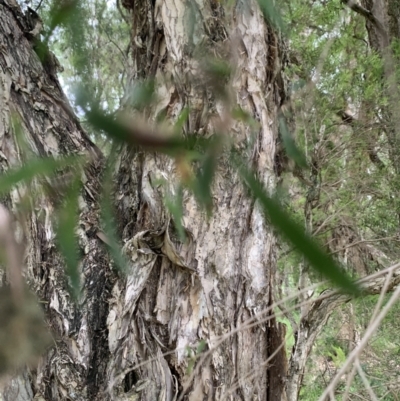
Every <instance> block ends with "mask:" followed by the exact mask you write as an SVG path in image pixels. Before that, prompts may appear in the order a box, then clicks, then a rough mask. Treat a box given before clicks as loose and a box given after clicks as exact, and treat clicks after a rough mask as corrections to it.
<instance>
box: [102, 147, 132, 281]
mask: <svg viewBox="0 0 400 401" xmlns="http://www.w3.org/2000/svg"><path fill="white" fill-rule="evenodd" d="M115 157H116V145H114V146H113V149H112V150H111V153H110V157H109V159H108V161H107V167H106V170H105V173H104V185H103V196H102V202H101V221H102V227H103V230H104V234H105V236H106V238H107V243H106V245H107V247H108V250H109V252H110V255H111V257H112V259H113V261H114V263H115V266H116V268H117V269H118V270H119V271H120V272H122V273H127V272H128V264H127V261H126V258H125V256H124V255H123V253H122V248H121V245H120V244H121V241H120V239H119V238H118V235H117V227H116V225H115V222H114V215H115V214H114V210H113V204H112V194H113V190H112V182H113V180H112V176H113V166H114V164H115Z"/></svg>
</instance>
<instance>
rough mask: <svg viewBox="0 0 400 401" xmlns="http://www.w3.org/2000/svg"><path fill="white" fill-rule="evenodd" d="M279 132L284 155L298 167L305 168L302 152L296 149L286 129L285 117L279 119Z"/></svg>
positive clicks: (305, 163)
mask: <svg viewBox="0 0 400 401" xmlns="http://www.w3.org/2000/svg"><path fill="white" fill-rule="evenodd" d="M279 131H280V134H281V138H282V142H283V146H284V148H285V150H286V154H287V155H288V157H289V158H290V159H292V160H293V161H294V162H295V163H296V164H297V165H298V166H299V167H303V168H306V167H307V160H306V157H305V155H304V154H303V152H301V151H300V149H299V148H298V147H297V145H296V142H295V141H294V139H293V137H292V135H291V134H290V133H289V130H288V128H287V124H286V120H285V117H283V116H280V117H279Z"/></svg>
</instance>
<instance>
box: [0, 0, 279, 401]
mask: <svg viewBox="0 0 400 401" xmlns="http://www.w3.org/2000/svg"><path fill="white" fill-rule="evenodd" d="M124 6H125V7H126V9H127V10H128V12H129V13H130V16H131V19H132V44H133V45H132V57H133V61H134V65H135V67H134V70H133V71H131V72H130V75H131V84H132V85H134V84H135V82H137V80H138V79H140V78H153V79H154V80H155V85H156V93H157V101H156V102H154V103H153V104H152V105H151V106H149V107H148V108H147V109H146V115H147V118H148V120H149V121H154V120H155V119H156V118H157V117H159V116H160V115H163V116H165V117H166V119H167V120H168V121H172V122H173V121H175V120H176V119H177V118H178V116H179V115H180V113H181V112H182V111H183V110H184V108H185V107H189V110H190V112H189V118H188V122H187V124H186V126H185V135H188V136H189V135H193V134H197V135H204V136H209V135H212V134H214V133H218V132H219V131H221V127H222V130H225V131H227V132H226V133H225V135H229V137H230V138H231V139H232V140H233V141H234V142H235V144H236V146H237V147H238V148H239V149H240V148H242V149H244V148H249V149H250V151H249V158H248V162H249V165H251V166H253V167H254V169H255V171H256V172H257V173H258V175H259V177H260V178H261V180H262V182H263V183H264V185H265V186H266V188H267V189H268V190H273V189H274V187H275V181H276V177H275V172H274V171H275V169H274V167H275V166H274V160H275V142H276V135H277V111H278V107H279V105H280V104H281V103H282V102H283V100H284V92H285V91H284V85H283V81H282V79H281V67H280V65H281V60H282V58H283V55H282V51H281V42H280V39H279V37H278V36H277V34H276V33H275V31H274V30H273V29H272V28H271V27H270V26H269V25H268V24H267V23H266V21H265V19H264V17H263V16H262V13H261V12H260V10H259V7H258V5H257V4H256V3H255V2H254V1H249V2H245V3H243V2H238V3H237V4H235V5H230V6H228V5H227V6H225V7H224V6H223V5H222V3H219V2H214V1H212V0H211V1H207V2H200V1H198V2H195V1H193V2H190V3H186V2H183V1H180V0H175V1H164V2H161V1H156V2H155V3H154V2H152V1H125V2H124ZM30 37H31V36H30V34H29V27H28V26H27V25H26V21H25V17H24V15H23V14H22V13H21V11H20V9H19V7H18V5H17V4H16V2H15V1H14V0H0V40H1V43H0V49H1V51H0V67H1V68H0V78H1V79H0V83H1V85H0V95H1V96H0V99H1V100H0V102H1V103H0V104H1V111H0V112H1V120H0V136H1V143H0V149H1V152H2V153H1V166H2V169H3V170H4V171H5V170H7V169H8V168H10V167H12V166H14V165H17V164H21V163H23V162H24V160H23V159H21V155H22V154H23V152H21V150H20V149H19V147H18V146H19V145H18V143H17V140H16V129H15V126H14V123H13V121H14V119H13V116H17V117H18V120H20V121H21V128H22V131H23V134H24V137H25V138H26V141H27V143H28V144H29V146H30V148H31V151H32V152H33V153H34V154H35V155H36V156H39V157H43V156H46V155H55V156H57V155H60V154H69V153H79V152H89V153H90V154H91V155H92V158H93V162H92V163H91V165H90V166H89V167H88V168H87V170H86V171H85V177H84V178H83V181H84V193H82V197H81V202H80V225H79V241H80V246H81V248H82V251H83V254H84V256H83V259H82V264H81V269H82V271H81V276H82V281H83V297H82V300H81V302H80V304H78V305H76V304H74V303H73V301H72V300H70V298H69V296H68V291H67V289H66V288H67V286H66V278H65V274H64V270H63V262H62V260H61V258H60V256H59V254H58V253H57V251H56V248H55V240H54V222H53V221H52V217H53V214H54V213H53V211H54V208H55V206H56V204H57V202H58V201H59V200H58V199H54V198H51V197H46V196H45V195H40V196H39V195H38V196H37V198H35V199H34V200H32V202H34V205H35V207H34V208H33V212H31V213H30V214H29V219H28V222H29V225H28V230H27V255H26V261H25V262H26V277H27V279H28V281H29V282H30V285H31V286H32V287H33V288H34V289H35V291H36V292H37V294H38V296H39V298H40V300H41V301H42V304H43V305H44V309H45V314H46V318H47V320H48V322H49V325H50V326H51V328H52V329H53V331H54V333H55V340H54V341H55V344H54V347H52V348H51V350H49V351H48V352H47V354H46V355H45V356H44V357H43V358H42V360H41V361H40V363H39V365H38V366H37V367H36V368H35V369H31V370H25V371H24V372H22V373H21V374H19V375H16V376H14V377H13V378H10V379H9V380H7V381H5V382H3V390H2V392H1V396H2V397H3V399H4V400H5V401H11V400H13V401H22V400H24V401H25V400H31V399H33V397H35V399H39V400H46V401H53V400H54V401H55V400H61V399H62V400H64V399H65V400H82V401H83V400H84V401H86V400H108V399H114V400H121V401H122V400H149V401H150V400H151V401H153V400H176V399H185V400H200V399H209V400H222V399H232V400H234V399H235V400H236V399H242V400H279V399H285V395H284V391H283V389H284V384H285V373H286V366H285V364H286V359H285V358H286V357H285V351H284V347H282V339H283V335H284V332H283V329H282V328H281V327H280V326H279V325H278V324H277V322H276V321H275V319H274V317H273V311H272V310H271V309H269V308H270V307H271V305H272V303H273V297H272V291H271V289H272V287H273V285H274V273H275V247H276V240H275V237H274V234H273V232H272V229H271V228H270V227H268V226H267V225H266V224H265V220H264V218H263V215H262V213H261V210H260V208H259V207H258V206H257V205H256V204H255V203H254V201H252V200H251V199H250V197H249V196H248V194H247V193H246V192H245V191H244V189H243V187H242V185H241V183H240V179H239V177H238V175H237V173H236V172H235V170H234V169H233V168H232V166H231V164H230V163H229V161H228V160H227V157H228V156H227V155H224V154H223V153H222V155H221V157H220V159H221V160H220V164H219V167H218V168H217V173H216V178H215V182H214V183H213V185H212V193H213V214H212V216H211V217H210V218H209V219H207V218H206V215H205V212H204V211H203V210H201V208H200V207H199V206H198V205H197V204H196V202H195V200H194V198H193V196H192V195H191V194H189V193H185V194H184V202H183V213H184V217H183V225H184V227H185V230H186V232H187V235H188V237H189V241H188V242H186V243H184V244H183V243H180V242H179V241H178V240H177V239H176V236H175V230H174V229H173V227H174V224H173V220H172V219H171V216H170V215H169V214H168V212H167V210H166V208H165V207H164V203H163V195H164V194H165V193H172V192H173V191H174V185H175V184H176V183H177V182H178V180H179V179H180V175H179V172H182V171H180V170H179V165H178V164H177V163H175V161H174V160H172V159H170V158H167V157H166V156H161V155H158V154H153V153H144V152H142V151H140V150H138V151H136V152H134V151H132V150H131V149H128V148H126V147H122V148H121V152H120V156H119V160H118V163H117V166H118V167H117V171H116V173H115V181H116V189H115V197H114V198H115V203H116V204H115V206H116V210H117V216H116V219H117V221H118V227H119V229H120V234H121V237H122V240H123V241H124V244H125V245H124V252H125V253H126V255H127V257H128V260H129V271H128V273H127V275H126V276H124V277H122V276H121V274H118V273H117V272H115V270H113V268H112V265H111V263H110V258H109V257H108V255H107V253H106V251H105V247H104V244H103V243H102V241H101V239H100V238H101V237H102V236H101V235H99V233H100V232H101V224H100V222H99V194H100V192H101V183H100V180H101V178H100V177H101V174H102V171H103V169H102V168H103V158H102V155H101V154H100V152H99V151H98V149H97V148H96V147H95V145H93V144H92V143H91V142H90V140H89V139H88V138H87V136H86V134H85V133H84V132H83V130H82V128H81V126H80V124H79V122H78V120H77V119H76V118H75V117H74V115H73V113H72V112H71V109H70V108H69V106H68V104H67V101H66V99H65V96H64V95H63V93H62V90H61V88H60V86H59V83H58V81H57V78H56V75H55V71H54V68H53V66H52V65H51V64H48V65H45V66H42V65H41V63H40V62H39V59H38V57H37V55H36V54H35V52H34V50H33V43H32V42H31V41H30ZM209 55H213V57H215V58H216V59H220V60H226V61H228V62H229V63H230V64H231V65H232V72H231V74H230V76H229V78H228V79H227V81H226V83H225V85H222V88H223V89H225V88H227V89H226V92H227V94H228V95H227V98H229V101H226V99H225V100H223V99H222V97H221V96H220V97H218V93H217V92H216V91H215V87H217V86H220V87H221V82H218V81H212V80H210V79H209V78H208V77H209V75H207V73H206V72H205V70H206V66H205V67H204V66H203V64H202V63H203V61H204V60H205V58H206V56H207V57H208V56H209ZM224 87H225V88H224ZM128 98H129V97H127V99H128ZM236 106H240V107H241V108H242V109H243V110H245V111H247V112H248V113H249V114H250V115H251V116H253V117H254V118H255V119H256V121H258V123H259V129H258V130H257V135H256V137H255V138H254V139H255V140H254V143H252V136H251V135H252V133H251V129H250V127H249V126H248V124H245V123H243V122H238V121H230V119H229V118H228V116H229V110H228V109H229V107H232V108H233V107H236ZM125 109H126V113H127V114H132V115H133V114H134V112H133V110H131V109H130V106H129V102H128V101H127V102H126V104H125ZM227 127H228V128H229V129H227ZM162 180H163V181H162ZM162 182H164V184H160V183H162ZM4 203H5V204H6V205H7V206H8V207H9V209H10V210H13V211H14V212H15V213H17V212H18V210H19V205H20V203H21V193H20V192H18V191H17V189H16V190H15V191H13V192H12V194H11V195H10V196H8V197H7V198H6V199H4ZM249 319H253V320H252V321H253V323H254V322H255V323H256V324H254V325H253V326H252V327H247V328H246V327H245V325H246V323H247V322H248V321H249ZM202 341H203V343H204V344H205V346H206V349H205V351H203V353H202V354H201V355H203V356H204V357H203V359H200V360H196V363H195V365H194V368H193V369H190V364H191V363H192V362H191V361H192V360H193V357H194V356H195V354H196V352H197V350H198V348H197V347H198V344H199V343H200V344H201V342H202ZM207 350H209V351H210V352H207ZM201 355H200V357H201Z"/></svg>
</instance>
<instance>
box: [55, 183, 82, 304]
mask: <svg viewBox="0 0 400 401" xmlns="http://www.w3.org/2000/svg"><path fill="white" fill-rule="evenodd" d="M81 186H82V185H81V181H80V177H79V175H77V177H76V178H75V180H74V181H73V183H72V185H71V186H70V188H69V189H68V191H67V193H66V195H65V199H64V202H63V205H62V206H61V208H60V210H59V213H58V220H57V226H56V237H57V244H58V248H59V250H60V252H61V254H62V256H63V258H64V260H65V264H66V273H67V277H68V278H69V280H70V283H71V294H72V296H73V298H74V299H75V300H77V299H78V297H79V293H80V276H79V259H80V258H79V247H78V239H77V236H76V232H75V230H76V228H77V226H78V222H79V211H78V197H79V191H80V189H81Z"/></svg>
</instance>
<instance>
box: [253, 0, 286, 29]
mask: <svg viewBox="0 0 400 401" xmlns="http://www.w3.org/2000/svg"><path fill="white" fill-rule="evenodd" d="M258 4H259V6H260V9H261V11H262V13H263V15H264V17H265V19H266V20H267V21H268V22H269V23H270V24H271V25H272V26H273V27H274V28H275V29H278V30H280V31H282V32H284V31H285V29H286V27H285V24H284V21H283V18H282V16H281V13H280V12H279V10H277V8H276V6H275V1H274V0H258Z"/></svg>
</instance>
